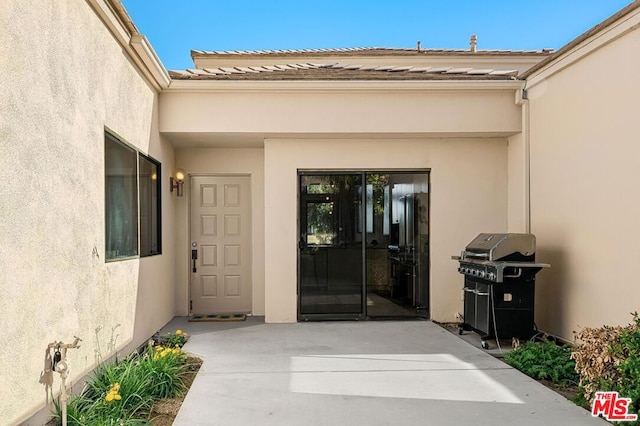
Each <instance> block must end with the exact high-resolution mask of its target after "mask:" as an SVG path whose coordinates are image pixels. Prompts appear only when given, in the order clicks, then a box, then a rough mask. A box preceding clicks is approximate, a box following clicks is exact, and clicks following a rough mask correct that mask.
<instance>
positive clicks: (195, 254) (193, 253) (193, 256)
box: [191, 250, 198, 274]
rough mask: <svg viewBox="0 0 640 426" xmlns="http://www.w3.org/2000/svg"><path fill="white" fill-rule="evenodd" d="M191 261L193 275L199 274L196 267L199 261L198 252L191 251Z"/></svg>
mask: <svg viewBox="0 0 640 426" xmlns="http://www.w3.org/2000/svg"><path fill="white" fill-rule="evenodd" d="M191 260H192V261H193V273H194V274H195V273H196V272H198V268H197V267H196V260H198V250H191Z"/></svg>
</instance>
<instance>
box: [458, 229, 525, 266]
mask: <svg viewBox="0 0 640 426" xmlns="http://www.w3.org/2000/svg"><path fill="white" fill-rule="evenodd" d="M535 252H536V237H535V236H534V235H532V234H479V235H478V236H477V237H476V238H474V239H473V241H471V242H470V243H469V244H468V245H467V247H466V248H465V250H464V251H463V252H462V255H461V258H462V259H481V260H490V261H496V260H500V259H503V258H505V257H509V256H512V255H514V254H520V255H521V256H522V257H530V256H533V255H535Z"/></svg>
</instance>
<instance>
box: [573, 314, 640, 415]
mask: <svg viewBox="0 0 640 426" xmlns="http://www.w3.org/2000/svg"><path fill="white" fill-rule="evenodd" d="M632 316H633V322H632V323H631V324H629V325H627V326H625V327H620V326H617V327H611V326H603V327H600V328H589V327H588V328H584V329H583V330H581V331H580V332H577V333H574V334H575V336H576V340H577V341H579V342H580V344H578V345H577V346H576V347H575V349H574V351H573V353H572V354H571V357H572V359H574V360H575V361H576V371H577V372H578V373H579V374H580V386H581V387H582V388H583V390H584V397H585V399H586V400H587V401H589V403H590V404H591V403H593V399H594V397H595V393H596V392H597V391H603V392H604V391H617V392H619V393H620V395H621V396H623V397H625V398H631V400H632V403H631V405H630V411H632V412H633V411H635V412H637V411H638V409H640V355H639V354H640V319H639V318H638V313H637V312H636V313H633V314H632Z"/></svg>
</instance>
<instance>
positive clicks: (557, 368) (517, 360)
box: [504, 341, 578, 386]
mask: <svg viewBox="0 0 640 426" xmlns="http://www.w3.org/2000/svg"><path fill="white" fill-rule="evenodd" d="M504 359H505V360H506V361H507V362H508V363H509V365H511V366H513V367H514V368H517V369H518V370H520V371H522V372H523V373H525V374H526V375H528V376H530V377H533V378H534V379H545V380H550V381H551V382H553V383H556V384H557V385H559V386H568V385H570V384H575V383H577V382H578V374H577V373H576V371H575V361H573V360H572V359H571V346H570V345H563V346H559V345H557V344H556V343H555V342H551V341H547V342H526V343H524V344H522V345H520V346H519V347H518V348H517V349H515V350H513V351H511V352H508V353H506V354H504Z"/></svg>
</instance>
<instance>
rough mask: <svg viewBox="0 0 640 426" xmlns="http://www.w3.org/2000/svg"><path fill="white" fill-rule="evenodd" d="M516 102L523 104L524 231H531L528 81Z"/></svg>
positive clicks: (517, 93) (517, 95) (519, 91)
mask: <svg viewBox="0 0 640 426" xmlns="http://www.w3.org/2000/svg"><path fill="white" fill-rule="evenodd" d="M516 104H517V105H521V106H522V140H523V144H524V158H523V162H524V173H523V174H524V176H523V177H524V182H523V187H524V188H523V190H524V228H525V229H524V231H525V232H526V233H528V234H529V233H531V105H530V104H529V98H528V94H527V81H526V80H525V82H524V85H523V86H522V88H521V89H520V90H518V91H517V92H516Z"/></svg>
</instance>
